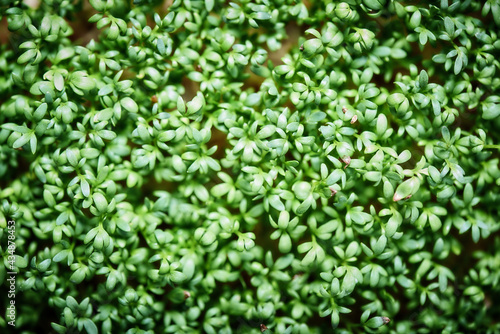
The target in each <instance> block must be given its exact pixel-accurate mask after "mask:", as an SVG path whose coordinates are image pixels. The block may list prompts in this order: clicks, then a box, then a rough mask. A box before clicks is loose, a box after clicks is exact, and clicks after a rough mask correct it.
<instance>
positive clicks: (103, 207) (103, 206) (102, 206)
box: [92, 192, 108, 213]
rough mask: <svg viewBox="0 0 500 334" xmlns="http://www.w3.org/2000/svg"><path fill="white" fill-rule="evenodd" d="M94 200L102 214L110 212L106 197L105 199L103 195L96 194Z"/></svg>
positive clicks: (93, 196)
mask: <svg viewBox="0 0 500 334" xmlns="http://www.w3.org/2000/svg"><path fill="white" fill-rule="evenodd" d="M92 198H93V200H94V204H95V206H96V208H97V210H99V211H100V212H103V213H104V212H106V211H107V210H108V201H107V200H106V197H104V195H103V194H101V193H99V192H96V193H94V195H92Z"/></svg>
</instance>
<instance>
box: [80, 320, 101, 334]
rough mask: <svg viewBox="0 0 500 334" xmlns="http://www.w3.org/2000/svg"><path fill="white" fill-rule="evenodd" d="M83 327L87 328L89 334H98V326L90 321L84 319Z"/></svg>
mask: <svg viewBox="0 0 500 334" xmlns="http://www.w3.org/2000/svg"><path fill="white" fill-rule="evenodd" d="M83 326H84V327H85V330H86V331H87V333H89V334H97V333H98V330H97V326H96V325H95V323H94V322H93V321H92V320H90V319H84V320H83Z"/></svg>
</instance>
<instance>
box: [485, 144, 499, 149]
mask: <svg viewBox="0 0 500 334" xmlns="http://www.w3.org/2000/svg"><path fill="white" fill-rule="evenodd" d="M483 147H484V148H496V149H499V150H500V145H484V146H483Z"/></svg>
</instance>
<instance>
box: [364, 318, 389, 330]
mask: <svg viewBox="0 0 500 334" xmlns="http://www.w3.org/2000/svg"><path fill="white" fill-rule="evenodd" d="M389 321H390V319H389V318H387V317H373V318H371V319H369V320H368V321H367V322H366V323H365V326H367V327H370V328H379V327H381V326H383V325H386V324H388V323H389Z"/></svg>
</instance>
